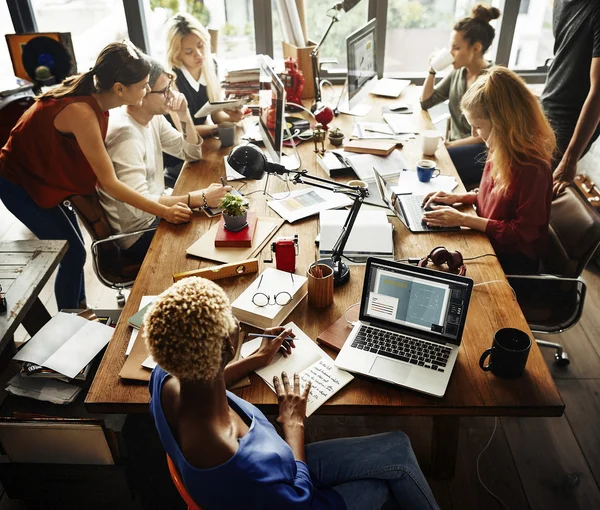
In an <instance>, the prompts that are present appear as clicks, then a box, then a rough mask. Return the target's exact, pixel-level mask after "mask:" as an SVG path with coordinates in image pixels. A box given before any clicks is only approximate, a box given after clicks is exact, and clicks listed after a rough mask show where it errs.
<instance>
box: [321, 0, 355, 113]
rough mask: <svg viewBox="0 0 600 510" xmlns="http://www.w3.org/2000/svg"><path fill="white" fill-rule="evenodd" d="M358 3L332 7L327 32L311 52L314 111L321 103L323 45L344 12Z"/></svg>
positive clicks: (348, 1) (345, 2)
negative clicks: (320, 52)
mask: <svg viewBox="0 0 600 510" xmlns="http://www.w3.org/2000/svg"><path fill="white" fill-rule="evenodd" d="M358 2H360V0H343V1H342V2H339V3H337V4H335V5H334V6H333V7H331V8H330V9H329V10H328V11H327V13H326V16H328V17H330V18H331V22H330V23H329V26H328V27H327V30H325V33H324V34H323V37H321V40H320V41H319V44H317V45H316V46H315V47H314V49H313V50H312V51H311V52H310V59H311V62H312V70H313V80H314V87H315V101H314V103H313V105H312V109H313V111H314V110H316V109H317V105H318V103H319V102H320V101H321V87H320V81H321V80H320V78H319V50H320V49H321V46H323V43H324V42H325V39H326V38H327V36H328V35H329V31H330V30H331V28H332V27H333V25H334V23H336V22H338V21H339V20H340V17H341V14H342V13H343V12H348V11H349V10H350V9H352V8H354V7H355V6H356V4H358Z"/></svg>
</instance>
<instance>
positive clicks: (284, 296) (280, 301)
mask: <svg viewBox="0 0 600 510" xmlns="http://www.w3.org/2000/svg"><path fill="white" fill-rule="evenodd" d="M290 277H291V279H292V287H293V286H294V275H293V274H292V273H290ZM262 279H263V275H262V274H261V275H260V280H259V281H258V287H256V290H258V289H260V284H261V283H262ZM271 298H273V303H271ZM292 299H293V298H292V295H291V294H290V293H289V292H287V291H285V290H283V291H281V292H278V293H277V294H275V295H274V296H271V295H269V294H265V293H264V292H256V293H255V294H254V296H252V303H254V305H255V306H259V307H263V306H268V305H279V306H285V305H287V304H288V303H289V302H290V301H291V300H292Z"/></svg>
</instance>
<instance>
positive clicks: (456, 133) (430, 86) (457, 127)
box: [421, 4, 500, 186]
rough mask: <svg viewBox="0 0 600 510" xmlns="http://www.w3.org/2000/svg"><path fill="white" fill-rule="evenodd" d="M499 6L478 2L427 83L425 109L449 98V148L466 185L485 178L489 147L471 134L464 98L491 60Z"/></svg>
mask: <svg viewBox="0 0 600 510" xmlns="http://www.w3.org/2000/svg"><path fill="white" fill-rule="evenodd" d="M499 16H500V11H499V10H498V9H496V8H495V7H486V6H484V5H481V4H477V5H475V7H473V9H472V11H471V16H470V17H467V18H463V19H461V20H460V21H459V22H458V23H456V25H454V30H453V31H452V35H451V36H450V48H451V49H450V51H449V52H448V51H447V50H445V51H443V52H441V53H438V54H437V55H435V56H434V57H433V58H432V59H431V62H430V67H429V73H428V75H427V79H426V80H425V83H424V85H423V92H422V94H421V107H422V108H423V109H424V110H428V109H429V108H431V107H433V106H435V105H436V104H439V103H443V102H444V101H446V100H448V99H449V109H450V131H449V135H448V139H447V140H446V148H447V149H448V153H449V154H450V157H451V158H452V162H453V163H454V166H455V167H456V169H457V170H458V173H459V175H460V177H461V179H462V180H463V182H464V183H465V185H467V186H469V185H477V184H478V183H479V180H480V179H481V174H482V172H483V165H484V161H485V151H486V146H485V144H484V143H483V141H482V139H481V138H480V137H478V136H473V135H472V134H471V127H470V126H469V123H468V122H467V120H466V119H465V116H464V115H463V114H462V112H461V111H460V100H461V99H462V97H463V95H464V94H465V92H466V91H467V90H468V89H469V87H470V86H471V85H472V84H473V83H474V82H475V80H476V79H477V77H478V76H480V75H481V74H482V73H483V72H485V70H486V69H488V68H489V67H490V66H491V63H490V62H488V61H486V60H485V58H484V55H485V53H486V51H487V50H488V49H489V47H490V46H491V44H492V42H493V40H494V35H495V32H494V28H493V27H492V26H491V25H490V21H491V20H494V19H496V18H498V17H499ZM450 64H452V66H453V69H452V71H451V72H450V73H448V75H447V76H446V77H445V78H444V79H443V80H442V81H441V82H440V83H438V85H437V86H436V87H435V88H434V83H435V75H436V73H437V72H439V71H441V70H442V69H444V68H445V67H447V66H449V65H450Z"/></svg>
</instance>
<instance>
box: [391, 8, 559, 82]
mask: <svg viewBox="0 0 600 510" xmlns="http://www.w3.org/2000/svg"><path fill="white" fill-rule="evenodd" d="M544 1H545V0H544ZM550 1H551V0H550ZM476 3H478V1H476V0H453V1H450V0H388V12H387V31H386V39H385V64H384V69H385V72H386V73H389V72H400V73H411V72H413V73H414V72H419V71H420V72H425V71H426V70H427V65H428V62H429V57H430V56H431V54H432V53H433V52H434V51H436V50H439V49H442V48H449V43H450V33H451V32H452V27H453V26H454V24H455V23H456V22H457V21H458V20H459V19H461V18H464V17H465V16H468V15H470V12H471V8H472V7H473V5H475V4H476ZM487 3H489V4H491V5H494V6H495V7H498V8H500V9H502V5H503V4H504V2H501V1H500V0H494V1H492V2H487ZM492 26H493V27H494V28H495V29H496V37H497V36H498V27H499V24H498V21H497V20H495V21H493V22H492ZM495 54H496V52H495V44H494V45H492V47H491V48H490V50H489V51H488V55H487V57H488V58H489V59H491V60H494V58H495Z"/></svg>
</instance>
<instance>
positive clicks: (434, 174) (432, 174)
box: [431, 167, 441, 179]
mask: <svg viewBox="0 0 600 510" xmlns="http://www.w3.org/2000/svg"><path fill="white" fill-rule="evenodd" d="M436 172H437V173H436ZM440 173H441V171H440V169H439V168H437V167H436V168H434V169H433V172H432V173H431V178H432V179H435V178H436V177H437V176H438V175H440Z"/></svg>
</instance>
